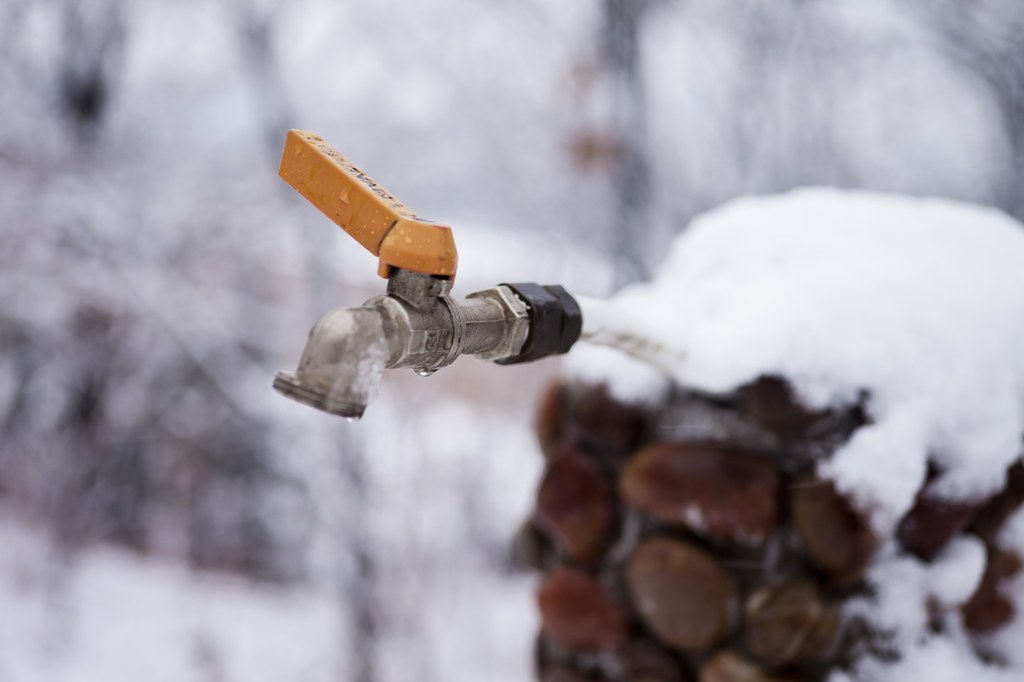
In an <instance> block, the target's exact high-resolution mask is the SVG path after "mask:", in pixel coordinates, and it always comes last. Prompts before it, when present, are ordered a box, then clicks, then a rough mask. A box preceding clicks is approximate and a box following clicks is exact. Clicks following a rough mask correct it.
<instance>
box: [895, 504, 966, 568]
mask: <svg viewBox="0 0 1024 682" xmlns="http://www.w3.org/2000/svg"><path fill="white" fill-rule="evenodd" d="M978 507H979V505H978V504H977V503H974V502H953V501H947V500H942V499H939V498H937V497H935V496H933V495H930V494H929V489H928V488H925V489H924V490H922V491H921V492H920V493H919V494H918V496H917V500H916V501H915V503H914V507H913V508H912V509H911V510H910V511H909V512H907V515H906V516H905V517H903V521H902V522H900V527H899V531H898V536H899V539H900V543H901V544H902V545H903V547H904V548H905V549H906V550H907V551H908V552H910V553H911V554H915V555H917V556H918V557H920V558H922V559H925V560H931V559H933V558H935V556H936V555H937V554H938V553H939V552H940V551H942V548H943V547H945V546H946V545H947V544H948V543H949V541H950V540H952V539H953V537H954V536H955V535H956V534H957V533H959V532H961V531H962V530H964V529H965V528H966V527H967V526H968V524H970V522H971V519H973V518H974V515H975V514H976V513H977V511H978Z"/></svg>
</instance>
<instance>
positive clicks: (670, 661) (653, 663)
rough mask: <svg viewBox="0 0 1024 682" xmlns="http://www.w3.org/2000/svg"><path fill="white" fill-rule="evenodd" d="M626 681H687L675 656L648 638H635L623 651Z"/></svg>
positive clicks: (624, 677)
mask: <svg viewBox="0 0 1024 682" xmlns="http://www.w3.org/2000/svg"><path fill="white" fill-rule="evenodd" d="M622 662H623V668H624V674H623V680H624V682H686V679H687V677H686V674H685V673H684V672H683V669H682V666H681V665H680V664H679V662H678V661H676V660H675V658H674V657H673V656H672V655H671V654H669V653H668V652H667V651H666V650H664V649H662V648H661V647H660V646H658V645H656V644H654V643H653V642H650V641H648V640H634V641H632V642H630V643H629V644H628V645H626V648H625V650H624V651H623V652H622Z"/></svg>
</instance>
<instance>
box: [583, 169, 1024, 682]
mask: <svg viewBox="0 0 1024 682" xmlns="http://www.w3.org/2000/svg"><path fill="white" fill-rule="evenodd" d="M595 311H596V312H595ZM584 312H585V316H586V314H587V312H588V307H587V305H586V304H585V305H584ZM590 312H594V313H595V314H593V319H590V320H586V321H585V326H586V327H588V328H589V329H590V333H591V335H592V336H593V337H595V338H597V339H599V340H603V341H609V340H610V339H613V338H614V337H615V335H616V334H619V335H621V336H622V337H623V339H624V340H623V342H622V343H621V344H619V345H620V346H622V347H626V348H631V349H632V352H633V353H634V354H637V355H643V354H644V352H647V353H648V355H649V356H650V358H651V359H652V360H653V361H654V362H655V363H656V364H658V365H659V366H661V367H662V368H663V369H665V370H667V371H668V372H669V373H670V374H671V376H672V379H673V380H675V381H676V382H678V383H679V384H682V385H685V386H689V387H693V388H695V389H699V390H702V391H706V392H710V393H725V392H730V391H733V390H735V389H737V388H738V387H740V386H741V385H743V384H745V383H747V382H750V381H752V380H754V379H756V378H757V377H759V376H762V375H780V376H784V377H786V378H788V379H789V380H790V381H791V382H792V383H793V385H794V387H795V389H796V391H797V392H798V394H799V396H800V397H801V398H802V400H803V401H804V402H806V403H807V404H809V405H811V406H814V407H840V406H844V405H849V404H851V403H854V402H858V401H863V404H864V407H865V409H866V410H867V413H868V415H869V417H870V422H869V424H868V425H867V426H864V427H862V428H861V429H859V430H858V431H857V432H856V433H855V434H854V436H853V437H852V438H851V439H850V440H849V441H848V442H847V443H846V444H845V445H844V446H842V447H840V448H839V449H838V450H837V451H836V452H835V453H834V454H833V456H832V457H831V458H830V459H829V460H827V461H824V462H822V463H821V464H820V467H819V468H820V471H819V473H821V474H822V475H824V476H826V477H828V478H830V479H832V480H834V481H835V482H836V484H837V486H838V487H839V488H840V489H842V490H844V491H846V492H847V493H849V494H850V495H851V496H852V497H853V498H854V500H855V501H856V502H857V503H858V504H859V505H860V506H861V507H862V508H863V509H864V510H865V511H866V512H867V513H868V514H870V517H871V519H872V521H873V523H874V525H875V527H876V529H877V531H878V532H879V534H880V535H881V536H882V537H891V536H892V533H893V530H894V528H895V524H896V523H897V522H898V520H899V519H900V518H901V517H902V516H903V515H904V514H905V513H906V512H907V511H908V510H909V509H910V508H911V507H912V505H913V503H914V497H915V494H916V493H917V491H918V490H919V489H920V488H921V487H922V485H923V484H924V482H925V476H926V472H927V469H928V465H929V463H932V464H934V465H936V467H937V468H938V469H939V470H940V471H941V476H940V478H938V479H937V480H936V481H935V483H933V485H934V486H935V487H934V488H933V490H935V491H936V492H937V493H938V494H940V495H943V496H945V497H947V498H949V499H978V498H981V497H985V496H987V495H990V494H992V493H994V492H995V491H997V490H998V489H999V488H1001V487H1002V485H1003V484H1004V478H1005V470H1006V468H1007V466H1008V465H1009V464H1011V463H1012V462H1013V461H1014V460H1016V459H1017V458H1018V457H1020V455H1021V443H1022V434H1024V345H1022V344H1021V339H1024V229H1022V226H1021V225H1020V224H1019V223H1017V222H1016V221H1014V220H1013V219H1011V218H1009V217H1007V216H1006V215H1004V214H1002V213H1000V212H998V211H995V210H992V209H987V208H982V207H978V206H971V205H966V204H961V203H956V202H952V201H947V200H937V199H911V198H905V197H898V196H890V195H882V194H874V193H868V192H844V191H838V190H828V189H805V190H800V191H796V192H793V193H790V194H787V195H782V196H771V197H758V198H748V199H743V200H739V201H735V202H732V203H730V204H727V205H725V206H724V207H722V208H719V209H717V210H715V211H712V212H710V213H707V214H705V215H704V216H702V217H700V218H698V219H697V220H695V221H694V223H693V224H692V225H691V227H690V228H689V230H688V231H686V232H685V233H684V234H682V235H681V236H680V237H678V238H677V239H676V241H675V243H674V245H673V247H672V249H671V251H670V252H669V254H668V257H667V259H666V261H665V263H664V265H663V266H662V267H661V269H660V271H659V272H658V274H657V276H656V277H655V279H654V280H653V281H652V282H649V283H640V284H636V285H633V286H631V287H629V288H627V289H625V290H623V291H622V292H621V293H620V294H618V295H617V296H616V297H614V298H613V299H612V301H610V302H609V303H608V304H607V305H605V306H604V308H603V309H602V308H600V307H595V308H594V310H591V311H590ZM616 319H618V321H616ZM595 330H596V331H595ZM584 333H585V334H586V333H587V330H586V329H585V332H584ZM638 350H639V351H640V352H637V351H638ZM601 357H602V356H593V355H590V356H588V355H582V356H580V357H577V358H576V359H575V361H574V362H573V363H571V364H570V367H569V370H570V374H571V375H574V376H576V377H578V378H580V379H584V380H588V381H591V382H593V381H595V380H598V379H600V378H603V379H605V380H606V381H607V382H608V383H609V385H610V388H611V390H612V391H613V392H614V393H615V394H616V395H618V396H619V397H620V398H622V399H632V400H638V399H640V397H641V396H640V395H639V393H643V387H644V386H646V387H647V388H646V389H645V390H646V391H647V393H646V397H647V398H649V399H654V398H655V397H656V395H657V393H658V392H660V391H662V390H663V387H662V386H661V385H659V384H658V382H656V381H654V380H652V379H650V378H649V376H648V374H649V373H645V374H644V375H642V376H641V377H640V378H639V379H638V377H637V376H635V375H633V372H632V365H623V364H622V363H619V364H616V365H614V366H606V367H602V366H601ZM638 387H639V388H638ZM999 544H1000V545H1001V546H1002V547H1005V548H1008V549H1018V550H1019V551H1022V552H1024V514H1018V515H1017V517H1016V518H1014V519H1013V520H1012V521H1011V522H1010V523H1009V524H1008V526H1007V528H1006V529H1005V530H1004V531H1003V533H1002V536H1001V537H1000V538H999ZM984 565H985V552H984V546H983V545H982V544H981V542H980V541H978V540H976V539H973V538H959V539H957V540H956V541H954V542H952V543H951V544H950V545H949V546H948V547H947V548H946V549H945V550H944V552H943V553H942V554H941V555H940V556H939V557H937V558H936V559H935V560H934V561H933V562H931V563H925V562H922V561H919V560H917V559H916V558H913V557H910V556H907V555H905V554H901V553H900V551H899V548H898V547H897V546H896V544H895V542H890V544H889V545H888V546H886V547H884V548H883V549H882V551H881V552H880V555H879V560H878V561H877V562H876V565H875V567H874V568H873V570H872V571H871V573H870V574H869V575H868V580H869V582H870V583H871V584H872V585H873V588H874V592H875V596H874V597H873V598H864V599H863V600H861V601H859V602H855V603H854V604H853V605H852V606H851V607H850V608H851V610H852V611H854V612H858V613H859V614H860V615H862V616H865V617H866V618H867V619H868V620H869V621H870V622H872V623H873V624H874V625H875V626H877V627H878V628H879V629H880V630H881V631H884V632H888V633H891V634H892V635H893V639H892V644H893V646H895V647H896V648H897V649H898V650H899V652H900V659H899V661H898V662H892V661H882V660H880V659H876V660H870V659H869V660H867V661H865V662H864V663H863V664H862V665H861V666H860V667H859V668H858V669H857V670H855V671H854V673H853V674H854V677H846V675H845V674H842V675H836V676H835V677H834V681H835V682H838V680H842V679H856V680H907V679H917V678H919V677H920V678H927V679H933V680H949V681H953V680H963V679H969V678H970V679H975V680H978V681H979V682H980V681H982V680H983V681H985V682H1002V681H1003V680H1010V679H1020V671H1021V670H1024V654H1022V653H1021V652H1019V651H1017V650H1018V649H1019V644H1020V642H1021V641H1024V620H1021V619H1018V620H1017V621H1016V622H1014V623H1012V624H1011V625H1010V626H1009V627H1007V628H1004V629H1003V631H1002V632H1000V633H999V635H997V636H995V637H993V638H992V640H991V641H990V642H987V643H986V646H989V645H990V646H991V653H994V654H995V655H996V657H997V658H1002V659H1003V660H1005V661H1007V662H1008V663H1009V664H1010V667H1009V669H1004V668H997V667H992V666H986V665H985V664H983V663H982V662H981V660H980V659H979V658H978V657H977V656H975V655H974V654H973V652H972V644H971V642H970V641H969V640H968V637H967V635H966V634H965V633H964V632H963V629H962V627H961V625H960V623H959V622H950V623H948V624H946V634H944V635H935V634H934V633H933V632H932V631H931V630H930V628H929V623H928V622H927V621H928V615H927V613H926V610H925V609H924V608H923V605H924V604H925V603H927V602H928V601H932V602H933V603H938V604H941V605H944V606H947V607H956V606H958V605H960V604H963V603H964V602H965V601H966V600H967V599H968V598H969V597H970V596H971V594H972V593H973V592H974V590H975V589H976V587H977V585H978V583H979V581H980V579H981V575H982V572H983V570H984ZM1012 589H1013V590H1014V591H1015V592H1016V593H1017V597H1018V599H1017V601H1018V603H1020V602H1021V601H1024V581H1018V582H1017V583H1015V584H1014V585H1013V586H1012ZM954 613H955V611H954Z"/></svg>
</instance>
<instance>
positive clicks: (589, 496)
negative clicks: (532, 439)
mask: <svg viewBox="0 0 1024 682" xmlns="http://www.w3.org/2000/svg"><path fill="white" fill-rule="evenodd" d="M614 514H615V512H614V501H613V499H612V490H611V485H610V484H609V483H608V482H607V481H606V480H605V479H604V477H603V476H602V475H601V473H600V472H598V471H597V469H596V468H595V466H594V464H593V462H591V461H590V460H589V459H588V458H587V457H586V456H585V455H583V454H582V453H580V452H578V451H576V450H572V449H565V450H564V451H563V453H562V454H561V455H559V456H557V457H555V458H554V459H552V460H551V461H550V463H549V464H548V468H547V471H545V473H544V478H543V479H542V480H541V483H540V487H539V489H538V491H537V507H536V511H535V513H534V519H535V522H536V524H537V526H538V528H540V529H541V530H542V531H543V532H544V533H545V534H546V535H547V536H548V537H549V538H551V540H552V542H553V543H554V544H555V546H556V547H557V548H558V549H559V551H560V552H561V553H562V554H563V555H564V556H566V557H567V558H569V559H571V560H575V561H580V562H591V561H594V560H596V559H598V558H599V557H600V555H601V553H602V552H603V551H604V549H605V548H606V547H607V545H608V544H609V542H610V541H611V536H612V528H613V525H614Z"/></svg>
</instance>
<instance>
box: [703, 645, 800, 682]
mask: <svg viewBox="0 0 1024 682" xmlns="http://www.w3.org/2000/svg"><path fill="white" fill-rule="evenodd" d="M699 679H700V682H797V680H796V679H795V678H792V677H777V676H775V675H771V674H769V673H768V672H767V671H765V670H763V669H762V668H761V667H759V666H758V665H756V664H755V663H753V662H751V661H748V660H747V659H745V658H743V657H742V656H740V655H739V654H738V653H736V652H735V651H722V652H720V653H717V654H715V655H714V656H712V657H711V658H709V659H708V660H707V661H705V662H704V665H703V666H701V669H700V678H699Z"/></svg>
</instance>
